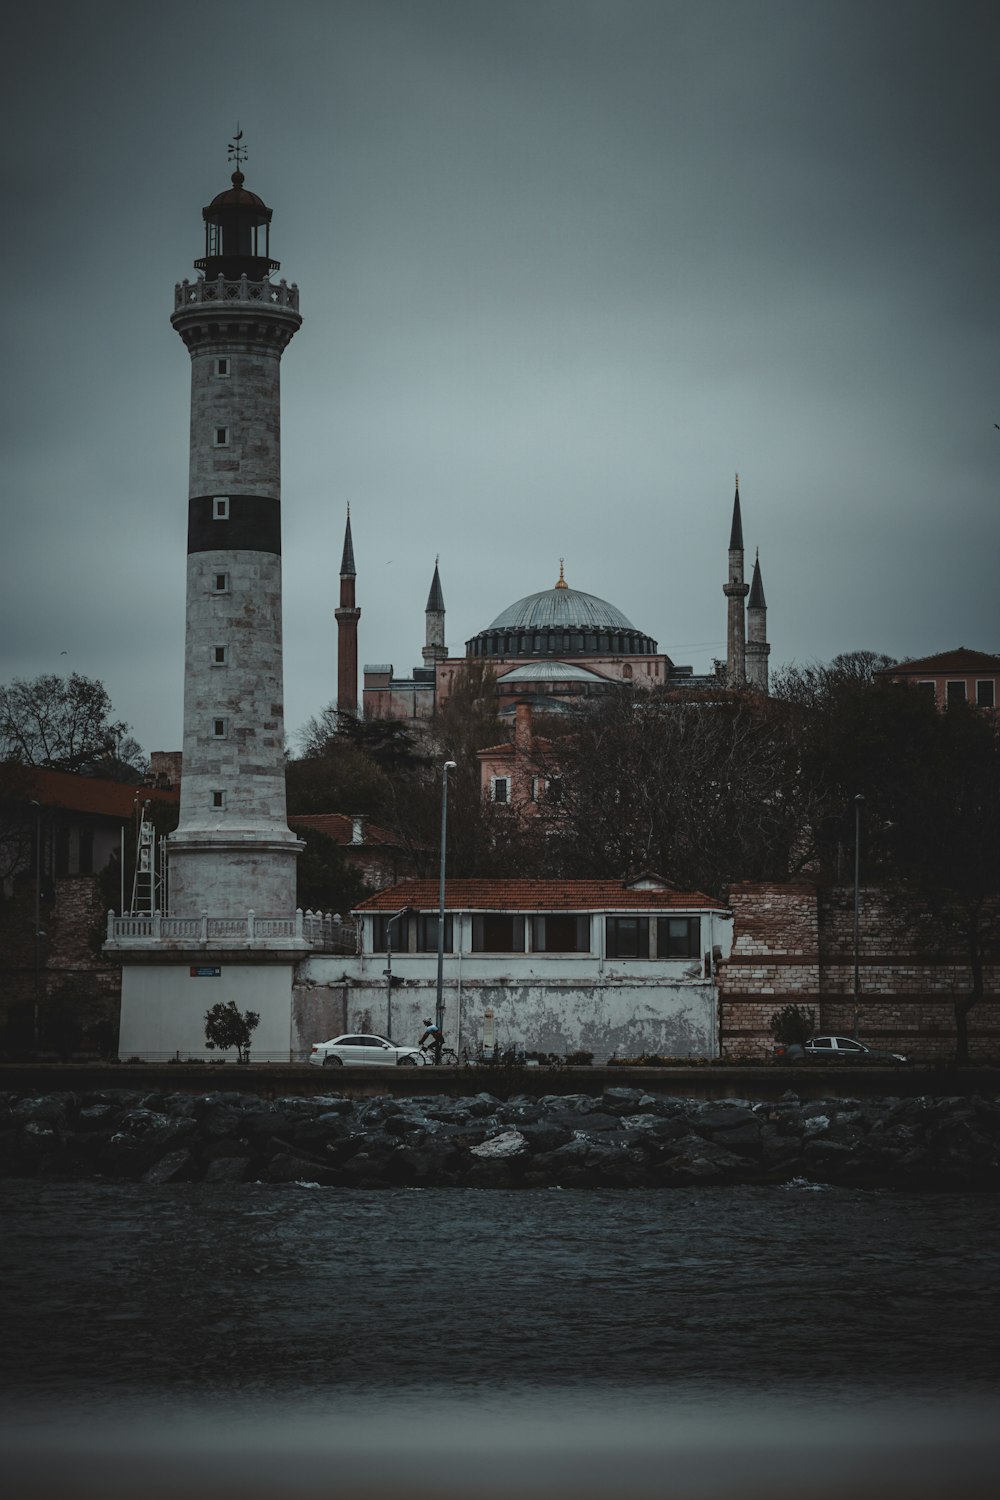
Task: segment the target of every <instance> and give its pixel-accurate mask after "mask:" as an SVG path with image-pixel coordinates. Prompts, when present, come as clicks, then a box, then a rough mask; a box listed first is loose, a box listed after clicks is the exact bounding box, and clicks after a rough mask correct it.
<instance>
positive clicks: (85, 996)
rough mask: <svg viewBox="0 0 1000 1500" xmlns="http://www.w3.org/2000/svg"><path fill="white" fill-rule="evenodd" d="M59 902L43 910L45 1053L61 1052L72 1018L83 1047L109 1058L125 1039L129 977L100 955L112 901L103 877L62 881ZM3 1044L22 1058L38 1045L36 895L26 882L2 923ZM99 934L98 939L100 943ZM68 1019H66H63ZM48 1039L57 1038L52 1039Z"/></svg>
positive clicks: (0, 1006) (41, 957)
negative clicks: (62, 1032) (63, 1031)
mask: <svg viewBox="0 0 1000 1500" xmlns="http://www.w3.org/2000/svg"><path fill="white" fill-rule="evenodd" d="M54 890H55V899H54V901H52V902H43V903H42V906H41V908H40V913H39V926H40V928H41V929H42V931H43V932H44V933H45V936H44V938H42V939H41V940H40V942H39V950H38V957H39V970H38V1003H39V1011H40V1020H41V1041H42V1046H43V1050H45V1049H46V1044H48V1048H49V1049H51V1048H52V1047H56V1046H57V1043H58V1041H59V1038H58V1037H57V1036H56V1035H55V1031H54V1028H56V1029H58V1027H59V1025H60V1024H61V1019H62V1020H65V1016H64V1014H63V1013H64V1012H65V1011H67V1010H68V1011H69V1012H70V1014H71V1018H72V1021H73V1029H74V1030H78V1032H79V1041H78V1045H79V1046H82V1047H83V1048H87V1047H88V1045H89V1046H90V1047H91V1048H92V1049H93V1050H104V1048H105V1044H106V1042H107V1040H108V1037H109V1036H110V1035H111V1033H112V1032H113V1033H114V1035H115V1036H116V1035H117V1030H118V1013H119V1005H120V999H121V969H120V968H119V967H118V965H117V964H114V963H109V962H108V960H107V958H105V957H104V955H103V954H102V953H101V952H100V948H99V935H103V930H104V917H105V912H104V900H103V897H102V893H101V889H100V881H99V878H98V877H97V876H96V875H71V876H66V877H63V878H60V879H57V880H56V881H55V886H54ZM0 923H2V927H0V943H2V958H0V1037H2V1038H3V1039H4V1041H5V1043H6V1045H7V1047H8V1048H10V1047H13V1049H14V1050H15V1051H16V1050H18V1049H19V1048H24V1047H25V1046H27V1045H28V1044H30V1042H31V1040H32V1038H31V1031H32V1027H33V1010H34V1003H35V955H34V949H33V945H32V930H33V928H34V888H33V886H32V884H31V882H29V881H20V882H18V885H17V888H16V890H15V893H14V896H13V899H12V900H10V901H8V902H5V903H4V909H3V914H2V918H0ZM95 934H96V935H98V939H97V940H95ZM60 1018H61V1019H60ZM47 1033H49V1034H48V1035H47ZM112 1040H113V1038H112Z"/></svg>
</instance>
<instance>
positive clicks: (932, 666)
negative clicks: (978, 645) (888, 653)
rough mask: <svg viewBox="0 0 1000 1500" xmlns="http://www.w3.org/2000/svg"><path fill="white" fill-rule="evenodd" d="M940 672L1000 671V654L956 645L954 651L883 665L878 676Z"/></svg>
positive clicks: (905, 675) (906, 675)
mask: <svg viewBox="0 0 1000 1500" xmlns="http://www.w3.org/2000/svg"><path fill="white" fill-rule="evenodd" d="M940 672H956V673H958V674H960V675H961V674H963V673H966V672H1000V656H991V655H990V654H989V653H988V652H986V651H970V650H969V648H968V646H957V647H956V648H955V650H954V651H941V652H939V653H938V655H937V656H920V657H917V658H916V660H915V661H901V662H900V663H899V664H898V666H895V667H883V668H882V670H881V672H879V673H877V676H879V677H912V676H916V675H917V674H918V673H922V674H930V675H933V674H934V673H940Z"/></svg>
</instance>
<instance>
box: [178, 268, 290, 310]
mask: <svg viewBox="0 0 1000 1500" xmlns="http://www.w3.org/2000/svg"><path fill="white" fill-rule="evenodd" d="M199 302H262V303H264V304H265V305H266V306H270V307H288V308H291V309H292V311H293V312H298V310H299V289H298V287H297V286H296V285H295V283H294V282H292V284H291V286H289V284H288V282H287V281H284V280H282V281H278V282H274V281H250V280H249V279H248V278H247V277H246V276H241V277H240V279H239V281H227V280H226V278H225V277H224V276H217V277H215V278H214V279H212V280H211V281H207V280H206V279H205V278H204V277H202V276H199V278H198V280H197V281H188V280H187V279H185V280H184V281H181V282H178V283H177V285H176V286H175V287H174V311H175V312H179V311H180V310H181V308H184V307H190V306H192V305H194V304H196V303H199Z"/></svg>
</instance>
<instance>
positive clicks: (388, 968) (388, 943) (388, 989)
mask: <svg viewBox="0 0 1000 1500" xmlns="http://www.w3.org/2000/svg"><path fill="white" fill-rule="evenodd" d="M412 910H413V907H412V906H401V907H400V909H399V911H397V912H394V913H393V915H392V916H391V917H390V918H389V920H388V922H386V924H385V968H384V969H383V970H382V973H383V974H384V975H385V1034H386V1036H387V1037H388V1038H389V1040H390V1041H392V924H393V922H398V921H399V919H400V917H405V916H407V915H408V914H409V913H410V912H411V911H412Z"/></svg>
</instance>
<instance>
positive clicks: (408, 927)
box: [372, 911, 454, 953]
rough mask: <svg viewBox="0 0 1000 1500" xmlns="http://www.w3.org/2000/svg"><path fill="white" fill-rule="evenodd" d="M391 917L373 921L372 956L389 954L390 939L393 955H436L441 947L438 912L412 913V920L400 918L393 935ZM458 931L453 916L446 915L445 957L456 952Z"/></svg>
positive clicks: (378, 918) (393, 928)
mask: <svg viewBox="0 0 1000 1500" xmlns="http://www.w3.org/2000/svg"><path fill="white" fill-rule="evenodd" d="M389 921H390V919H389V918H388V917H374V918H373V919H372V952H373V953H385V952H386V951H387V950H388V948H389V947H390V939H391V946H392V951H393V953H436V952H437V945H438V915H437V912H436V911H435V912H412V913H411V914H410V915H409V916H406V917H400V918H399V919H398V920H397V921H395V922H393V923H392V931H391V932H390V930H389ZM453 930H454V918H453V917H452V914H451V912H446V913H445V918H444V948H443V951H444V952H445V953H452V952H454V947H453V942H452V935H453Z"/></svg>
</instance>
